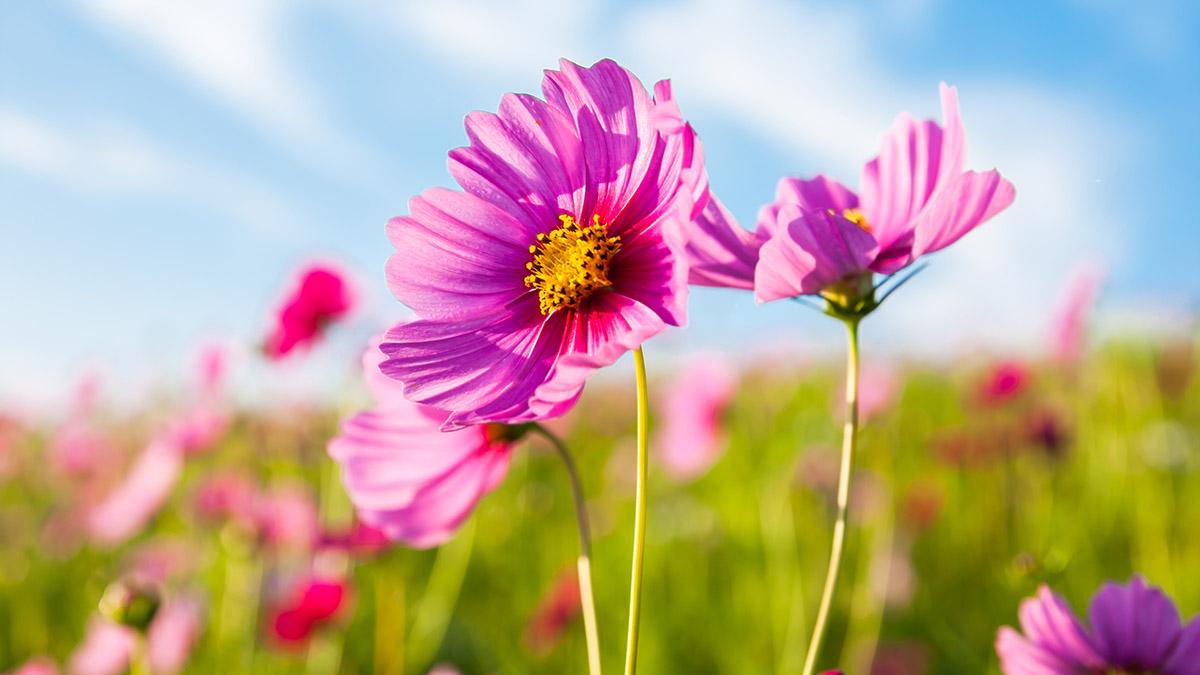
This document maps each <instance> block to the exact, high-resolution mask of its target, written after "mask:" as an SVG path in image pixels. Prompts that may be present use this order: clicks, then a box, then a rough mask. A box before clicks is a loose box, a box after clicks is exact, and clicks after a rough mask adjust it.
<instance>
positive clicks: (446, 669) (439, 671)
mask: <svg viewBox="0 0 1200 675" xmlns="http://www.w3.org/2000/svg"><path fill="white" fill-rule="evenodd" d="M428 675H462V673H460V672H458V668H455V667H454V666H448V665H446V664H444V663H443V664H440V665H436V666H434V667H433V670H431V671H429V673H428Z"/></svg>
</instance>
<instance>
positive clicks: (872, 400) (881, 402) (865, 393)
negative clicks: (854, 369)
mask: <svg viewBox="0 0 1200 675" xmlns="http://www.w3.org/2000/svg"><path fill="white" fill-rule="evenodd" d="M899 388H900V377H899V376H898V375H897V374H896V371H895V369H893V368H891V367H890V366H886V365H882V364H879V365H867V366H865V367H863V369H862V371H861V372H860V373H859V377H858V419H859V420H860V421H863V422H865V421H867V420H869V419H871V418H872V417H875V416H876V415H878V414H880V413H882V412H884V411H885V410H887V409H888V408H889V407H891V405H892V402H893V401H895V399H896V392H897V391H898V390H899ZM843 398H844V397H843ZM842 406H843V407H845V403H843V404H842Z"/></svg>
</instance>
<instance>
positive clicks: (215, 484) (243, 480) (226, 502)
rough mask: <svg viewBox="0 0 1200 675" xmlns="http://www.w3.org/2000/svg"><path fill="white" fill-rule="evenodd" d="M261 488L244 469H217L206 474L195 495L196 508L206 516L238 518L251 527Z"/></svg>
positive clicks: (193, 498) (219, 519)
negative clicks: (226, 471) (226, 470)
mask: <svg viewBox="0 0 1200 675" xmlns="http://www.w3.org/2000/svg"><path fill="white" fill-rule="evenodd" d="M257 499H258V488H257V487H256V486H255V485H254V482H253V481H251V480H250V479H249V478H247V477H246V476H244V475H242V474H240V473H215V474H212V475H210V476H206V477H205V478H204V480H203V481H201V483H200V485H199V487H197V488H196V492H195V494H194V495H193V497H192V508H193V509H194V510H195V512H196V515H197V516H198V517H200V518H201V519H202V520H205V521H209V522H219V521H224V520H236V521H241V522H242V523H244V524H246V525H247V526H248V527H249V528H251V529H252V527H253V526H254V525H255V523H254V522H253V521H254V507H255V503H256V500H257Z"/></svg>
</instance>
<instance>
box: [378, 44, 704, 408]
mask: <svg viewBox="0 0 1200 675" xmlns="http://www.w3.org/2000/svg"><path fill="white" fill-rule="evenodd" d="M560 68H561V69H560V70H549V71H546V75H545V79H544V80H543V83H542V91H543V93H544V95H545V100H542V99H539V98H536V97H533V96H529V95H523V94H509V95H506V96H505V97H504V98H503V99H502V100H501V101H500V107H499V111H498V112H497V113H496V114H491V113H485V112H474V113H471V114H470V115H468V116H467V119H466V129H467V136H468V138H469V139H470V145H469V146H467V147H464V148H458V149H456V150H454V151H452V152H451V153H450V172H451V174H452V175H453V176H454V179H455V180H456V181H457V182H458V184H459V185H460V186H461V187H462V191H455V190H447V189H442V188H431V189H429V190H427V191H425V192H424V193H422V194H421V195H420V196H418V197H415V198H413V199H412V200H411V202H410V203H409V215H407V216H403V217H399V218H395V219H393V220H392V221H391V222H390V223H388V236H389V238H390V239H391V241H392V244H393V245H394V246H395V247H396V253H395V255H393V256H392V258H391V260H390V261H389V262H388V268H387V270H388V282H389V285H390V287H391V290H392V292H393V294H395V296H396V297H397V298H398V299H399V300H400V301H401V302H403V303H404V304H406V305H408V306H409V307H411V308H412V309H413V310H414V311H415V312H416V314H417V316H418V320H416V321H412V322H408V323H403V324H400V325H398V326H396V327H395V328H393V329H392V330H391V331H390V332H389V333H388V334H387V336H386V338H385V340H384V343H383V346H382V349H383V351H384V352H385V353H386V354H387V355H388V360H387V361H386V362H384V364H383V366H382V367H383V371H384V372H385V373H387V374H388V375H389V376H391V377H393V378H395V379H397V380H400V381H401V382H404V384H405V385H406V389H405V392H406V395H407V396H408V397H409V398H410V399H412V400H414V401H417V402H419V403H423V404H427V405H432V406H435V407H437V408H440V409H443V410H447V411H450V415H449V418H448V419H447V420H446V427H447V428H448V429H453V428H458V427H461V426H464V425H467V424H473V423H479V422H516V421H525V420H531V419H540V418H547V417H554V416H557V415H559V414H562V413H563V412H565V411H566V410H567V409H569V408H570V406H571V405H572V404H573V403H574V402H575V400H576V399H577V398H578V396H579V394H580V392H581V391H582V388H583V384H584V380H585V379H586V378H587V376H588V375H589V374H590V373H591V372H593V371H594V370H596V369H597V368H600V367H602V366H605V365H608V364H610V363H612V362H613V361H615V360H616V359H617V358H618V357H619V356H621V355H622V354H623V353H625V352H626V351H628V350H631V349H633V348H635V347H638V346H639V345H641V344H642V342H644V341H645V340H646V339H647V338H649V337H651V336H653V335H655V334H657V333H658V332H660V331H662V330H663V329H664V328H666V327H667V326H669V325H671V326H678V325H681V324H682V323H683V322H684V315H685V305H686V289H687V286H686V272H685V268H684V266H683V265H682V262H681V261H679V260H677V258H676V256H675V255H674V254H673V253H672V251H671V249H670V248H669V247H668V246H667V243H666V242H665V240H664V236H663V229H664V228H666V227H678V226H679V225H680V222H679V221H681V220H682V219H683V217H684V214H685V213H688V212H690V208H688V207H690V206H691V205H692V201H693V199H694V198H693V196H692V194H693V193H692V190H691V189H690V188H691V187H692V185H691V184H685V178H686V177H684V176H683V175H682V174H683V173H684V169H685V162H686V161H687V160H688V159H691V156H690V155H689V154H688V153H686V152H685V148H684V143H683V139H682V137H681V135H679V134H674V133H666V134H664V133H662V132H661V131H660V130H659V129H660V127H661V126H662V123H663V122H662V117H663V112H664V110H662V109H660V110H658V112H655V109H656V102H655V100H654V99H653V98H652V97H651V95H650V94H649V93H648V92H647V91H646V89H645V88H644V87H643V86H642V84H641V83H640V82H639V81H638V80H637V78H636V77H634V76H633V75H632V74H631V73H630V72H629V71H627V70H625V69H624V68H622V67H620V66H619V65H617V64H616V63H614V62H613V61H609V60H605V61H600V62H598V63H596V64H595V65H593V66H592V67H590V68H583V67H580V66H578V65H576V64H574V63H571V62H569V61H565V60H564V61H562V62H561V65H560Z"/></svg>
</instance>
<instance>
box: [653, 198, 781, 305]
mask: <svg viewBox="0 0 1200 675" xmlns="http://www.w3.org/2000/svg"><path fill="white" fill-rule="evenodd" d="M667 235H668V238H669V239H670V241H671V245H672V247H673V248H674V249H675V250H676V251H679V252H681V254H682V257H683V258H684V259H685V260H687V264H688V283H689V284H694V285H697V286H724V287H729V288H743V289H746V290H751V289H753V288H754V266H755V265H756V264H757V263H758V252H759V249H760V248H761V247H762V244H763V240H762V239H761V238H759V237H757V236H755V234H754V233H753V232H749V231H747V230H745V229H743V228H742V227H741V226H740V225H738V223H737V221H736V220H734V217H733V215H731V214H730V213H729V211H727V210H726V209H725V206H724V205H723V204H721V202H720V200H718V199H717V198H716V196H710V197H709V200H708V204H706V205H705V206H704V209H703V210H702V211H701V212H700V213H699V215H697V216H696V218H694V219H693V220H691V221H690V222H687V223H685V224H684V225H682V226H681V227H679V228H676V229H668V230H667Z"/></svg>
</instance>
